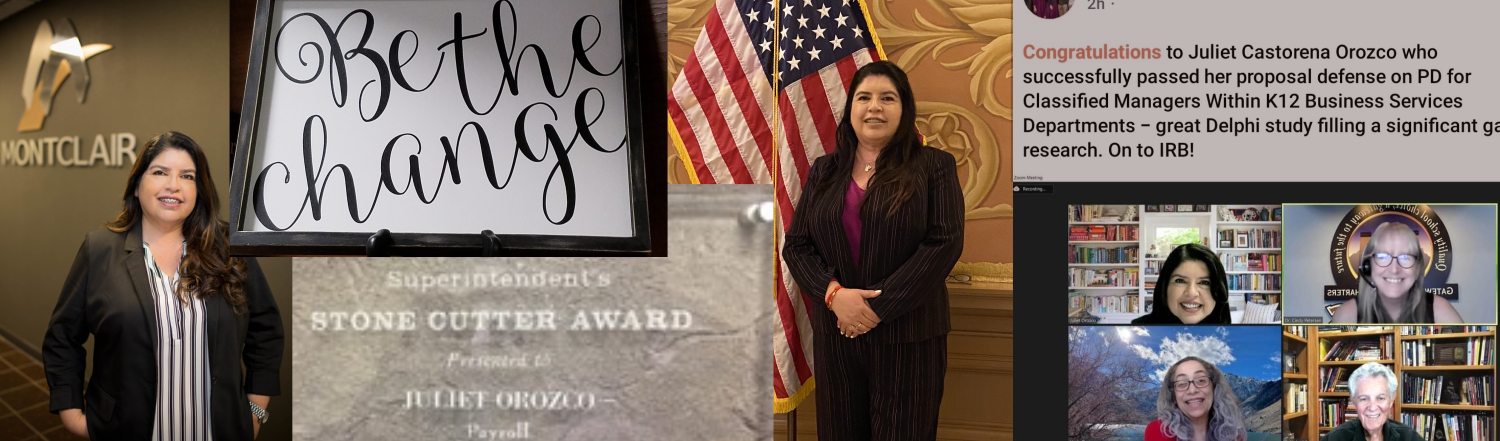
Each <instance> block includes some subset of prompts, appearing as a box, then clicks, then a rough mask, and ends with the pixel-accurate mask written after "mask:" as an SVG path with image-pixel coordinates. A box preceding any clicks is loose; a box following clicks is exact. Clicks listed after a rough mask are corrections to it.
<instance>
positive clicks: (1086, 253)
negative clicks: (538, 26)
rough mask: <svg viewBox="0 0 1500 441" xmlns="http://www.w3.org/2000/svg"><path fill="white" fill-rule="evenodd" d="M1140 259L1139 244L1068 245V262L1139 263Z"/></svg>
mask: <svg viewBox="0 0 1500 441" xmlns="http://www.w3.org/2000/svg"><path fill="white" fill-rule="evenodd" d="M1140 260H1141V247H1140V246H1138V245H1129V246H1121V247H1098V246H1084V245H1079V244H1072V245H1068V263H1138V262H1140Z"/></svg>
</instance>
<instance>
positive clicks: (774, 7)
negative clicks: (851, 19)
mask: <svg viewBox="0 0 1500 441" xmlns="http://www.w3.org/2000/svg"><path fill="white" fill-rule="evenodd" d="M780 10H781V2H780V1H773V2H772V3H771V15H773V16H775V17H776V27H775V28H774V29H777V30H779V29H781V14H779V13H777V11H780ZM771 41H773V43H771V45H772V46H771V48H772V49H771V51H772V52H771V54H772V55H778V54H780V53H781V52H780V51H781V39H780V38H777V36H776V34H774V33H773V34H772V35H771ZM771 66H772V67H771V72H773V75H771V124H772V127H773V130H774V131H773V132H772V133H780V129H781V118H778V117H777V114H778V113H779V112H780V111H781V106H780V105H778V104H780V100H781V76H780V75H775V74H774V73H779V72H780V71H781V57H779V56H776V57H772V59H771ZM771 142H772V143H773V145H774V143H775V142H776V140H775V139H772V140H771ZM771 159H772V160H771V170H772V173H774V175H773V176H771V179H772V181H775V180H777V179H781V146H779V145H778V146H777V148H776V155H774V156H772V158H771ZM773 184H775V182H773ZM773 196H774V195H773ZM776 215H777V217H778V219H777V222H776V226H775V227H776V228H781V220H780V219H779V218H780V216H781V210H780V209H779V206H778V209H777V210H776ZM772 246H773V247H774V246H775V245H772ZM776 271H778V272H779V271H781V268H780V265H778V266H777V268H776ZM773 289H774V288H773ZM806 386H807V385H805V384H804V385H803V387H806ZM786 441H797V408H795V407H794V408H792V410H789V411H787V412H786Z"/></svg>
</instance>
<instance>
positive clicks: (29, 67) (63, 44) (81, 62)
mask: <svg viewBox="0 0 1500 441" xmlns="http://www.w3.org/2000/svg"><path fill="white" fill-rule="evenodd" d="M112 47H113V46H110V45H108V44H90V45H87V46H84V45H82V44H80V42H79V40H78V33H77V32H75V31H74V30H73V22H72V21H70V20H63V21H62V23H61V25H59V26H58V28H57V29H53V28H52V24H51V23H49V22H48V21H47V20H42V24H41V25H40V26H37V29H36V39H35V40H32V42H31V54H30V56H28V57H26V75H25V79H24V80H23V81H22V82H21V97H22V98H24V100H25V102H26V110H25V111H24V112H22V113H21V124H20V126H19V127H17V129H16V130H18V131H20V132H32V131H37V130H41V129H42V122H43V121H45V120H46V119H47V115H49V114H51V113H52V99H53V98H55V97H56V96H57V90H58V89H60V88H62V83H63V81H64V80H66V79H67V78H68V75H70V74H72V73H73V72H74V71H77V72H78V75H79V77H80V78H78V79H76V80H74V81H73V87H74V89H75V90H77V91H78V102H79V103H82V102H83V99H84V97H85V96H86V95H87V94H88V90H89V67H88V64H86V63H85V61H87V60H88V59H89V57H92V56H94V55H97V54H99V53H100V52H104V51H107V50H109V49H110V48H112Z"/></svg>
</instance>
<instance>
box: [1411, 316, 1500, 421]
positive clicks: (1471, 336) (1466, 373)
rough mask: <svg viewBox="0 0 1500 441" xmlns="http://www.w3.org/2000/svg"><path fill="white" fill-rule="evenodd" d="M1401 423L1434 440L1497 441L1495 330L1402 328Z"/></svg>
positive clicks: (1428, 327) (1492, 328) (1490, 327)
mask: <svg viewBox="0 0 1500 441" xmlns="http://www.w3.org/2000/svg"><path fill="white" fill-rule="evenodd" d="M1397 338H1398V340H1399V341H1400V344H1401V345H1400V354H1399V358H1400V363H1399V367H1400V368H1401V370H1399V371H1397V374H1396V375H1397V378H1399V379H1400V381H1401V392H1400V395H1401V401H1400V403H1401V404H1400V406H1401V407H1402V409H1404V411H1403V412H1401V421H1402V422H1403V423H1406V425H1408V426H1411V427H1412V428H1413V429H1416V430H1417V433H1418V434H1421V435H1422V436H1423V437H1426V438H1427V439H1429V440H1432V439H1447V440H1455V439H1462V440H1466V441H1467V440H1479V441H1493V440H1494V439H1495V438H1494V434H1495V426H1494V425H1495V328H1494V327H1493V326H1401V327H1399V335H1398V337H1397Z"/></svg>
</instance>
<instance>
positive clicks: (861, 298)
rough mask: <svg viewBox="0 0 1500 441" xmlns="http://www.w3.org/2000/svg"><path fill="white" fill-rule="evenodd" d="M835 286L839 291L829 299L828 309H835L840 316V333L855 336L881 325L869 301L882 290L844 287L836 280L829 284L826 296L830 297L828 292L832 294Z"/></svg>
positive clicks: (834, 311)
mask: <svg viewBox="0 0 1500 441" xmlns="http://www.w3.org/2000/svg"><path fill="white" fill-rule="evenodd" d="M835 288H837V289H838V293H836V294H833V296H832V298H829V299H828V309H831V310H833V313H834V315H836V316H838V319H839V320H838V327H839V334H842V335H843V336H845V337H849V338H854V337H858V336H860V335H863V334H864V333H866V332H870V330H872V329H875V327H876V326H879V325H880V316H877V315H875V311H874V310H872V309H870V302H869V301H868V299H873V298H875V297H877V296H880V291H878V290H876V291H871V290H868V289H854V288H844V287H842V286H840V285H839V284H838V282H837V281H834V282H831V283H829V284H828V291H827V293H825V298H827V297H828V296H827V294H832V293H833V292H834V289H835Z"/></svg>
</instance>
